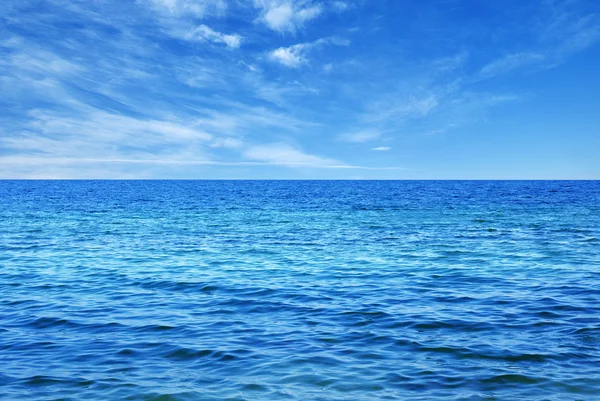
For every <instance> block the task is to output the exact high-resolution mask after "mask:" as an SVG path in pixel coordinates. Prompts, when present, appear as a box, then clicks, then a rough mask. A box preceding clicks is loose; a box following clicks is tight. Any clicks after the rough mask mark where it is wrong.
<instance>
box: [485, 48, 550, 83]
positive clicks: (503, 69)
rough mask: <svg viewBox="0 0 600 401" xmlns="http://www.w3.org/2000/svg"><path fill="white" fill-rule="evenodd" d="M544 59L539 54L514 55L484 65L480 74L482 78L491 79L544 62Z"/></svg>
mask: <svg viewBox="0 0 600 401" xmlns="http://www.w3.org/2000/svg"><path fill="white" fill-rule="evenodd" d="M544 59H545V57H544V55H542V54H539V53H514V54H509V55H507V56H505V57H502V58H500V59H497V60H494V61H492V62H491V63H489V64H487V65H485V66H484V67H483V68H482V69H481V72H480V75H481V76H482V77H483V78H491V77H493V76H496V75H500V74H504V73H507V72H509V71H512V70H514V69H516V68H519V67H523V66H526V65H531V64H535V63H539V62H541V61H544Z"/></svg>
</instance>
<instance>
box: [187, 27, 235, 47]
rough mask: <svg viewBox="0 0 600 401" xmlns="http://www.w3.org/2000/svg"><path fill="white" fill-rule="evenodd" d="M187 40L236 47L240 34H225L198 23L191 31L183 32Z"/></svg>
mask: <svg viewBox="0 0 600 401" xmlns="http://www.w3.org/2000/svg"><path fill="white" fill-rule="evenodd" d="M185 38H186V39H187V40H197V41H204V40H207V41H210V42H213V43H223V44H225V45H227V47H229V48H232V49H237V48H238V47H240V43H241V41H242V37H241V36H240V35H236V34H233V35H227V34H224V33H221V32H217V31H214V30H212V29H211V28H209V27H208V26H206V25H200V26H198V27H196V28H195V29H193V30H192V31H190V32H188V33H186V34H185Z"/></svg>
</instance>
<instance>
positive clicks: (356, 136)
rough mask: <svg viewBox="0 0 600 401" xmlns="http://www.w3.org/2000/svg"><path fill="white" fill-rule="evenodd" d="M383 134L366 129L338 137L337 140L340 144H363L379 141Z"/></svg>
mask: <svg viewBox="0 0 600 401" xmlns="http://www.w3.org/2000/svg"><path fill="white" fill-rule="evenodd" d="M382 134H383V133H382V132H381V131H378V130H374V129H368V130H364V131H357V132H351V133H344V134H340V135H338V140H340V141H342V142H354V143H363V142H369V141H373V140H375V139H379V138H380V137H381V135H382Z"/></svg>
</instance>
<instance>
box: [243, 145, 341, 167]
mask: <svg viewBox="0 0 600 401" xmlns="http://www.w3.org/2000/svg"><path fill="white" fill-rule="evenodd" d="M244 155H245V156H246V157H247V158H248V159H250V160H258V161H262V162H268V163H272V164H277V165H284V166H299V167H302V166H305V167H324V166H336V165H341V164H343V163H340V162H338V161H336V160H333V159H328V158H323V157H320V156H314V155H310V154H306V153H303V152H302V151H300V150H298V149H296V148H294V147H292V146H290V145H287V144H284V143H271V144H265V145H259V146H254V147H251V148H249V149H247V150H246V151H245V152H244Z"/></svg>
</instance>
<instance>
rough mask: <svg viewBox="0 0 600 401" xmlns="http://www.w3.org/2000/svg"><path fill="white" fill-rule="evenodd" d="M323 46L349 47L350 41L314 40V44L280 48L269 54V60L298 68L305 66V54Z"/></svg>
mask: <svg viewBox="0 0 600 401" xmlns="http://www.w3.org/2000/svg"><path fill="white" fill-rule="evenodd" d="M325 45H335V46H349V45H350V41H349V40H346V39H340V38H336V37H327V38H321V39H318V40H315V41H314V42H308V43H298V44H295V45H292V46H288V47H280V48H278V49H275V50H272V51H271V52H269V55H268V57H269V59H270V60H271V61H275V62H278V63H280V64H282V65H284V66H286V67H290V68H298V67H300V66H301V65H302V64H307V63H308V59H307V56H306V55H307V54H308V53H309V52H310V51H311V50H313V49H315V48H318V47H321V46H325Z"/></svg>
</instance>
